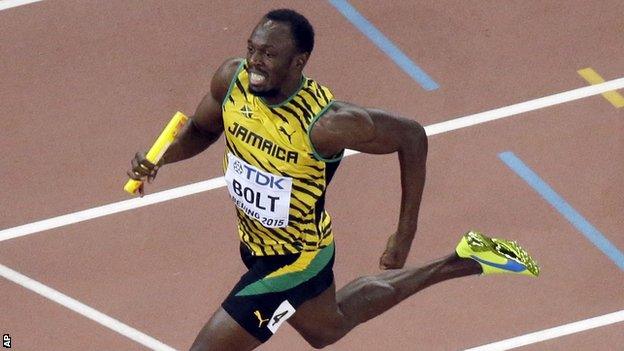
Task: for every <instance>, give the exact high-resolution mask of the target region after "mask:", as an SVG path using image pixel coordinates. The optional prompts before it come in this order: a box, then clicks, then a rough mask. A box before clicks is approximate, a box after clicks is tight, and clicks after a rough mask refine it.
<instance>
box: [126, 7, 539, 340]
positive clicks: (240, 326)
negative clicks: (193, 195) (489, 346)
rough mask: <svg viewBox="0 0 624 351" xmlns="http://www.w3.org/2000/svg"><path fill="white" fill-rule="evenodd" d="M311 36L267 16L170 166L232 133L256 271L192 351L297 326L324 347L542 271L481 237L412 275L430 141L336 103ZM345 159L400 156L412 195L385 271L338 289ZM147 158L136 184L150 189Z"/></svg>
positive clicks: (245, 248) (229, 177)
mask: <svg viewBox="0 0 624 351" xmlns="http://www.w3.org/2000/svg"><path fill="white" fill-rule="evenodd" d="M313 45H314V32H313V29H312V26H311V25H310V23H309V22H308V21H307V20H306V18H304V17H303V16H302V15H300V14H298V13H297V12H295V11H292V10H286V9H282V10H274V11H271V12H269V13H268V14H266V15H265V16H264V17H262V19H261V20H260V22H259V23H258V25H257V26H256V27H255V29H254V30H253V32H252V33H251V36H250V37H249V40H248V41H247V57H246V59H231V60H227V61H225V62H224V63H223V64H222V65H221V67H219V69H218V70H217V71H216V73H215V74H214V76H213V78H212V81H211V84H210V92H209V93H208V94H207V95H206V96H205V97H204V99H203V101H201V103H200V104H199V106H198V107H197V110H196V112H195V114H194V115H193V116H192V118H191V120H190V122H189V123H188V124H187V125H186V127H185V129H184V131H183V132H182V133H181V135H180V136H179V138H178V140H177V141H176V142H175V143H174V144H173V145H172V146H171V147H170V148H169V150H168V151H167V152H166V154H165V155H164V161H162V162H161V164H160V165H158V166H162V165H163V164H169V163H173V162H177V161H180V160H183V159H186V158H189V157H192V156H194V155H196V154H198V153H200V152H201V151H203V150H205V149H206V148H207V147H208V146H210V145H211V144H212V143H214V142H215V141H216V140H217V139H218V138H219V136H220V135H221V134H222V133H223V132H225V144H226V153H225V156H224V160H223V168H224V172H225V180H226V182H227V187H228V190H229V193H230V196H231V198H232V200H233V201H234V203H235V205H236V214H237V216H238V234H239V237H240V241H241V249H240V251H241V256H242V259H243V262H244V263H245V265H246V266H247V267H248V269H249V271H248V272H247V273H245V274H244V275H243V276H242V277H241V279H240V281H239V282H238V284H237V285H236V286H235V287H234V289H233V290H232V292H231V293H230V295H229V296H228V297H227V298H226V299H225V301H224V302H223V303H222V305H221V307H220V308H219V309H218V310H217V311H216V312H215V313H214V314H213V315H212V317H211V318H210V320H209V321H208V322H207V323H206V325H205V326H204V327H203V328H202V330H201V331H200V332H199V334H198V335H197V338H196V339H195V342H194V343H193V345H192V347H191V350H212V351H214V350H223V351H233V350H253V349H254V348H256V347H257V346H259V345H260V344H261V343H264V342H265V341H267V340H268V339H269V338H270V337H271V336H272V335H273V334H274V333H275V332H276V331H277V329H278V328H279V327H280V326H281V325H282V324H283V323H284V322H285V321H288V323H290V325H292V326H293V327H294V328H295V329H296V330H297V331H298V332H299V333H300V334H301V335H302V336H303V337H304V338H305V340H306V341H307V342H308V343H309V344H310V345H312V346H313V347H314V348H323V347H324V346H327V345H329V344H332V343H334V342H336V341H337V340H339V339H340V338H342V337H343V336H344V335H345V334H347V333H348V332H349V331H350V330H351V329H353V328H354V327H355V326H357V325H358V324H360V323H363V322H365V321H367V320H369V319H371V318H373V317H375V316H377V315H379V314H381V313H383V312H384V311H387V310H388V309H390V308H391V307H392V306H394V305H396V304H397V303H399V302H400V301H402V300H403V299H405V298H407V297H409V296H410V295H413V294H414V293H416V292H417V291H419V290H422V289H424V288H426V287H428V286H430V285H432V284H435V283H438V282H441V281H444V280H448V279H452V278H457V277H462V276H467V275H471V274H481V273H483V274H489V273H501V272H509V273H519V274H526V275H531V276H537V275H538V273H539V268H538V266H537V265H536V264H535V262H534V261H533V260H532V259H531V257H530V256H529V255H528V254H527V253H526V252H525V251H524V250H522V248H520V247H519V246H518V245H517V244H516V243H515V242H511V241H506V240H500V239H491V238H488V237H486V236H484V235H482V234H480V233H477V232H468V233H467V234H466V235H464V236H463V237H462V238H461V240H460V242H459V244H458V246H457V248H456V250H455V252H454V253H452V254H451V255H449V256H447V257H444V258H442V259H439V260H437V261H435V262H433V263H431V264H429V265H427V266H424V267H419V268H402V267H403V265H404V263H405V260H406V258H407V255H408V253H409V250H410V246H411V243H412V239H413V238H414V234H415V232H416V222H417V218H418V210H419V206H420V200H421V195H422V192H423V186H424V182H425V161H426V155H427V136H426V135H425V131H424V129H423V127H422V126H421V125H419V124H418V123H416V122H414V121H412V120H409V119H405V118H401V117H398V116H395V115H393V114H390V113H387V112H384V111H381V110H376V109H367V108H362V107H358V106H355V105H353V104H350V103H346V102H340V101H336V100H334V98H333V95H332V93H331V92H330V90H329V89H328V88H326V87H324V86H322V85H320V84H319V83H317V82H316V81H314V80H312V79H310V78H307V77H305V76H304V75H303V74H302V70H303V68H304V67H305V65H306V62H307V61H308V58H309V57H310V53H311V52H312V48H313ZM345 148H349V149H354V150H359V151H362V152H367V153H374V154H387V153H394V152H396V153H398V158H399V163H400V169H401V184H402V191H403V193H402V198H401V210H400V218H399V223H398V226H397V229H396V231H395V232H394V234H392V235H391V236H390V238H389V239H388V243H387V247H386V250H385V252H384V253H383V254H382V256H381V260H380V267H381V268H382V269H385V270H387V271H385V272H383V273H381V274H378V275H375V276H368V277H362V278H359V279H356V280H355V281H353V282H351V283H349V284H347V285H346V286H345V287H343V288H342V289H340V290H338V291H336V287H335V285H334V279H333V273H332V266H333V263H334V240H333V234H332V230H331V217H330V216H329V214H328V213H327V212H326V211H325V210H324V202H325V191H326V189H327V186H328V184H329V182H330V181H331V179H332V176H333V174H334V172H335V171H336V169H337V167H338V164H339V162H340V159H341V157H342V154H343V151H344V149H345ZM158 166H156V165H153V164H150V163H149V162H148V161H147V160H145V158H144V157H143V155H142V154H137V156H135V158H134V160H133V161H132V170H131V171H129V172H128V175H129V176H130V177H132V178H134V179H144V178H145V177H148V178H153V177H154V176H155V175H156V171H157V170H158Z"/></svg>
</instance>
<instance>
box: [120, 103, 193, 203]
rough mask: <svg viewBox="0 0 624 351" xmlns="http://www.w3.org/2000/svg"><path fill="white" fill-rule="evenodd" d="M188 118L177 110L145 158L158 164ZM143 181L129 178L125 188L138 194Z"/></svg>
mask: <svg viewBox="0 0 624 351" xmlns="http://www.w3.org/2000/svg"><path fill="white" fill-rule="evenodd" d="M187 120H188V117H186V116H185V115H184V114H183V113H182V112H176V114H175V115H174V116H173V118H172V119H171V121H169V123H167V126H166V127H165V129H164V130H163V131H162V133H160V135H159V136H158V139H156V142H154V145H152V147H151V148H150V149H149V151H148V152H147V155H145V158H146V159H147V160H148V161H150V162H151V163H153V164H158V161H160V159H161V158H162V156H163V155H164V154H165V151H167V149H168V148H169V146H170V145H171V143H173V141H174V140H175V138H176V136H177V135H178V133H179V132H180V130H181V129H182V127H184V125H185V124H186V121H187ZM142 183H143V181H142V180H134V179H129V180H128V182H127V183H126V185H125V186H124V190H125V191H127V192H129V193H130V194H136V193H137V191H138V190H139V187H140V186H141V184H142Z"/></svg>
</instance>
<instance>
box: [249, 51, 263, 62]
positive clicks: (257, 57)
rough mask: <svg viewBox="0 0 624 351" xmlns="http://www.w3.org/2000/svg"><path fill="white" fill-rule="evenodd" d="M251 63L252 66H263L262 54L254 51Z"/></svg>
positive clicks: (250, 59)
mask: <svg viewBox="0 0 624 351" xmlns="http://www.w3.org/2000/svg"><path fill="white" fill-rule="evenodd" d="M249 61H250V63H251V64H254V65H262V63H263V61H262V54H260V53H259V52H258V51H254V52H253V53H252V54H251V56H250V57H249Z"/></svg>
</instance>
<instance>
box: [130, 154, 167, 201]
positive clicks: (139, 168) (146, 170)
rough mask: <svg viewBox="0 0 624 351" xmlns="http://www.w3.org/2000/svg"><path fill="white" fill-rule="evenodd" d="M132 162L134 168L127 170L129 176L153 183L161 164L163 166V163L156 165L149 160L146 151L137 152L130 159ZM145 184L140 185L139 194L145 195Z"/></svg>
mask: <svg viewBox="0 0 624 351" xmlns="http://www.w3.org/2000/svg"><path fill="white" fill-rule="evenodd" d="M161 160H162V159H161ZM159 163H161V162H159ZM130 164H131V165H132V169H130V170H129V171H128V172H126V173H127V174H128V177H130V178H131V179H134V180H140V181H145V180H147V182H148V183H151V182H152V180H154V178H156V174H157V173H158V169H159V168H160V166H162V164H156V165H155V164H153V163H151V162H150V161H148V160H147V158H146V157H145V152H137V153H136V155H134V158H133V159H132V161H130ZM143 184H144V183H141V186H140V187H139V194H140V195H141V196H143V194H144V189H143Z"/></svg>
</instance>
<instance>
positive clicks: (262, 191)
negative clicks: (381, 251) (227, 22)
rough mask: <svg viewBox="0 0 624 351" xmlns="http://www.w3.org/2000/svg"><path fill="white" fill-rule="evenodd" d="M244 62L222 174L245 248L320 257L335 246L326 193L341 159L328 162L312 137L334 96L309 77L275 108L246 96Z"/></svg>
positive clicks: (228, 105)
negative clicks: (311, 253) (318, 253)
mask: <svg viewBox="0 0 624 351" xmlns="http://www.w3.org/2000/svg"><path fill="white" fill-rule="evenodd" d="M248 84H249V76H248V72H247V64H246V61H242V62H241V63H240V65H239V67H238V69H237V71H236V74H235V75H234V78H233V79H232V82H231V83H230V87H229V90H228V93H227V95H226V97H225V99H224V101H223V104H222V112H223V124H224V129H225V142H226V152H225V157H224V159H223V170H224V173H225V180H226V183H227V187H228V192H229V193H230V197H231V198H232V200H233V201H234V203H235V205H236V214H237V217H238V234H239V237H240V240H241V241H242V242H243V243H244V244H245V245H246V246H247V247H248V248H249V249H250V251H251V252H252V253H253V254H254V255H256V256H272V255H284V254H290V253H298V252H301V251H315V250H318V249H320V248H323V247H326V246H328V245H330V244H331V243H332V242H333V235H332V230H331V217H330V216H329V214H328V213H327V212H326V211H325V209H324V204H325V191H326V189H327V185H328V184H329V182H330V180H331V178H332V176H333V174H334V172H335V171H336V169H337V168H338V164H339V163H340V159H341V158H342V154H340V155H339V156H338V157H336V158H334V159H323V158H322V157H321V156H320V155H319V154H318V153H317V152H316V151H315V150H314V148H313V146H312V143H311V142H310V138H309V131H310V129H311V127H312V126H313V125H314V123H315V122H316V120H317V119H318V118H319V117H320V116H321V115H322V114H323V113H324V112H325V111H326V110H327V109H328V108H329V106H330V105H331V103H332V102H333V95H332V93H331V92H330V91H329V89H328V88H326V87H324V86H321V85H320V84H318V83H317V82H315V81H314V80H312V79H309V78H307V77H302V81H301V86H300V87H299V89H298V90H297V91H296V92H295V93H294V94H293V95H292V96H291V97H289V98H288V99H286V100H285V101H284V102H282V103H281V104H278V105H270V104H268V103H267V102H266V101H265V100H264V99H262V98H260V97H257V96H254V95H253V94H251V93H250V91H249V85H248Z"/></svg>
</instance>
